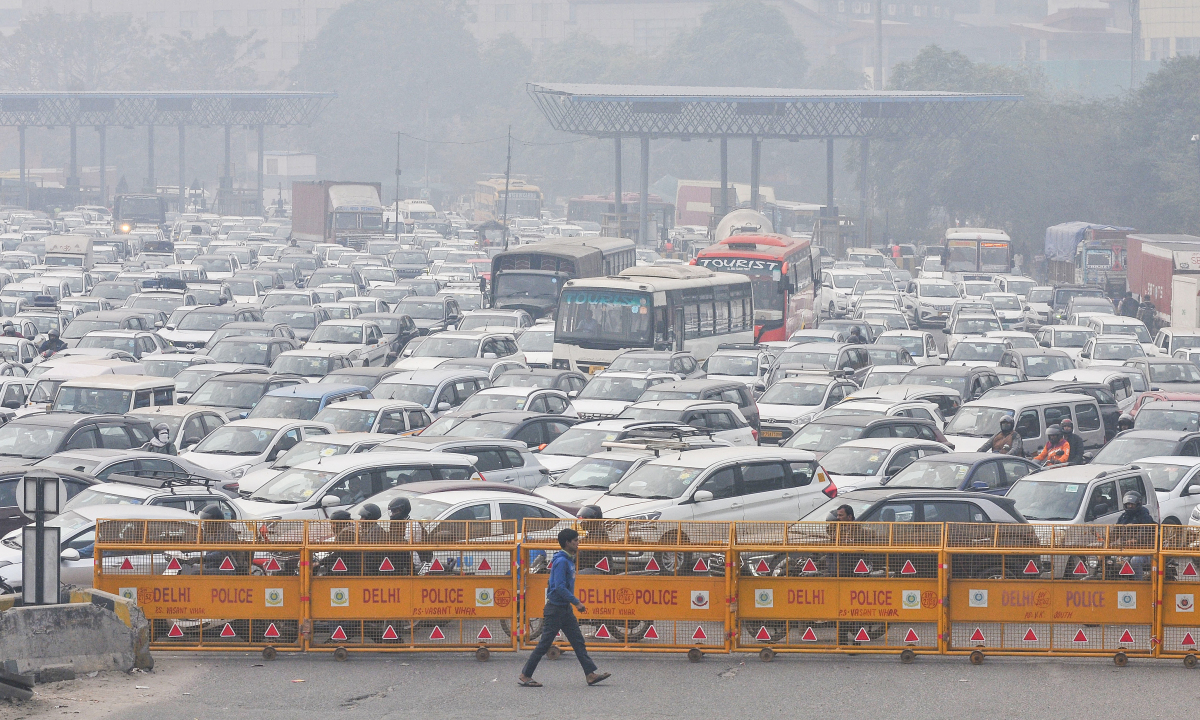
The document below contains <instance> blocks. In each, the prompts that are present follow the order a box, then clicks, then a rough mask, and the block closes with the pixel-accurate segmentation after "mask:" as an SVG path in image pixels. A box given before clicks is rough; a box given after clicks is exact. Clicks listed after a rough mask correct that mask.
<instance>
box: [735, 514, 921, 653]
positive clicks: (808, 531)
mask: <svg viewBox="0 0 1200 720" xmlns="http://www.w3.org/2000/svg"><path fill="white" fill-rule="evenodd" d="M941 549H942V524H941V523H822V522H790V523H785V522H741V523H737V524H736V526H735V527H734V536H733V550H734V568H735V569H736V572H734V573H733V574H732V577H733V582H734V584H735V590H736V598H737V603H736V613H735V617H736V625H735V631H736V634H735V639H734V647H735V648H736V649H739V650H759V651H760V654H761V655H762V657H763V659H764V660H769V659H771V658H772V657H773V656H774V653H775V652H776V651H779V652H837V651H847V650H852V651H854V652H856V653H859V652H879V653H882V652H887V653H897V652H898V653H901V654H902V656H903V658H904V659H905V660H908V659H911V657H912V656H913V655H914V654H916V653H936V652H938V650H939V645H938V637H939V632H940V628H939V623H940V618H941V607H940V606H941V602H940V598H941V597H942V592H941V574H940V573H939V572H938V570H939V567H940V565H941V559H940V553H941Z"/></svg>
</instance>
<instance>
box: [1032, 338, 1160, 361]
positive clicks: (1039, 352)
mask: <svg viewBox="0 0 1200 720" xmlns="http://www.w3.org/2000/svg"><path fill="white" fill-rule="evenodd" d="M1123 337H1124V336H1123ZM1136 342H1137V339H1136V338H1134V343H1136ZM1008 352H1010V353H1012V354H1013V355H1016V356H1017V357H1043V356H1050V357H1070V355H1067V354H1066V353H1065V352H1063V351H1062V350H1059V349H1058V348H1044V347H1039V348H1011V349H1009V350H1008Z"/></svg>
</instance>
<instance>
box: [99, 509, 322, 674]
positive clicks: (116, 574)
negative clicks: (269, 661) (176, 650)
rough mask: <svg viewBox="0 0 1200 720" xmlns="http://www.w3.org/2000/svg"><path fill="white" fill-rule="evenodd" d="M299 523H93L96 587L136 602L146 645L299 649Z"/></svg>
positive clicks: (270, 651) (271, 652)
mask: <svg viewBox="0 0 1200 720" xmlns="http://www.w3.org/2000/svg"><path fill="white" fill-rule="evenodd" d="M303 543H304V524H303V523H302V522H300V521H284V522H280V521H274V522H264V521H254V520H251V521H239V520H203V521H201V520H100V521H99V522H98V523H97V525H96V545H95V558H94V559H95V586H96V588H97V589H100V590H104V591H106V592H111V593H115V594H117V595H121V596H122V597H126V598H129V599H130V600H133V601H134V602H136V603H137V605H138V607H140V608H141V609H142V612H144V613H145V615H146V618H147V620H149V621H150V642H151V646H152V647H159V648H165V647H180V648H193V649H203V650H231V649H242V648H247V647H261V648H263V656H264V657H267V658H273V657H274V656H275V651H276V649H296V650H298V649H301V647H302V640H301V636H300V626H301V623H302V621H303V620H304V613H305V609H306V607H307V605H306V598H305V597H304V596H303V592H302V590H303V588H304V587H305V579H304V578H303V577H302V568H301V566H300V556H301V550H302V548H303Z"/></svg>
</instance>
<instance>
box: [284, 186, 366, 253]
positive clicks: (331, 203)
mask: <svg viewBox="0 0 1200 720" xmlns="http://www.w3.org/2000/svg"><path fill="white" fill-rule="evenodd" d="M380 187H381V186H380V184H379V183H370V182H335V181H332V180H317V181H311V182H309V181H303V182H302V181H296V182H293V183H292V239H294V240H297V241H299V242H309V243H322V242H332V243H337V244H339V245H346V246H347V247H354V248H362V247H363V245H364V243H365V242H366V239H367V238H368V237H374V236H379V235H382V234H383V204H382V203H381V202H380V200H379V197H380Z"/></svg>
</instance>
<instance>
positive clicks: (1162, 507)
mask: <svg viewBox="0 0 1200 720" xmlns="http://www.w3.org/2000/svg"><path fill="white" fill-rule="evenodd" d="M1127 467H1130V468H1137V469H1139V470H1141V471H1142V472H1143V474H1144V475H1145V476H1146V478H1147V479H1148V480H1149V481H1150V484H1152V485H1153V486H1154V493H1155V494H1156V495H1158V511H1159V513H1161V514H1160V517H1161V518H1162V523H1163V525H1189V524H1190V525H1196V524H1200V523H1196V522H1190V519H1191V518H1192V517H1193V516H1196V515H1200V513H1197V512H1196V508H1197V507H1198V506H1200V458H1198V457H1190V456H1184V455H1155V456H1152V457H1144V458H1140V459H1138V460H1137V461H1136V462H1134V463H1133V464H1132V465H1129V466H1127Z"/></svg>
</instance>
